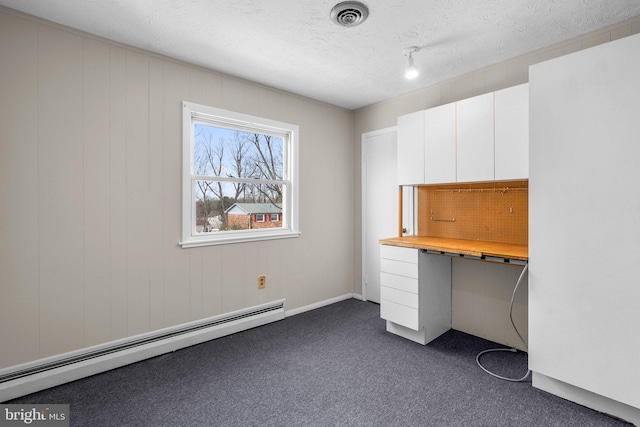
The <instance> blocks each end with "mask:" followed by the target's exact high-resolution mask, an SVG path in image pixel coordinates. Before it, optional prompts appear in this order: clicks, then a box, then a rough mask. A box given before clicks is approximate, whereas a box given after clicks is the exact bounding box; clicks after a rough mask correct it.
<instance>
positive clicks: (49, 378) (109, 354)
mask: <svg viewBox="0 0 640 427" xmlns="http://www.w3.org/2000/svg"><path fill="white" fill-rule="evenodd" d="M284 303H285V300H280V301H275V302H272V303H267V304H261V305H258V306H255V307H251V308H247V309H243V310H237V311H234V312H230V313H226V314H223V315H219V316H214V317H210V318H207V319H203V320H198V321H195V322H189V323H185V324H182V325H179V326H175V327H170V328H165V329H161V330H158V331H153V332H150V333H145V334H140V335H136V336H133V337H128V338H125V339H121V340H117V341H112V342H109V343H106V344H101V345H97V346H93V347H88V348H85V349H81V350H77V351H73V352H69V353H64V354H61V355H57V356H53V357H48V358H45V359H40V360H36V361H34V362H29V363H25V364H22V365H18V366H12V367H9V368H5V369H1V370H0V380H1V382H0V402H5V401H7V400H11V399H15V398H17V397H20V396H24V395H26V394H31V393H35V392H37V391H40V390H44V389H46V388H50V387H54V386H57V385H61V384H64V383H67V382H70V381H75V380H78V379H81V378H85V377H88V376H91V375H95V374H98V373H101V372H105V371H108V370H111V369H115V368H119V367H121V366H125V365H128V364H131V363H135V362H139V361H141V360H144V359H148V358H151V357H155V356H159V355H161V354H164V353H169V352H172V351H176V350H179V349H181V348H185V347H190V346H192V345H195V344H200V343H203V342H206V341H210V340H212V339H215V338H220V337H223V336H225V335H230V334H235V333H237V332H241V331H244V330H247V329H251V328H254V327H257V326H262V325H266V324H267V323H271V322H275V321H278V320H282V319H284V314H285V312H284V305H285V304H284Z"/></svg>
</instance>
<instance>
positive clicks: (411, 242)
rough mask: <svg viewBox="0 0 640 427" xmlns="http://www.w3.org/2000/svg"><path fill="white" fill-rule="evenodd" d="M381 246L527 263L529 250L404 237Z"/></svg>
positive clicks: (388, 241) (437, 238)
mask: <svg viewBox="0 0 640 427" xmlns="http://www.w3.org/2000/svg"><path fill="white" fill-rule="evenodd" d="M380 243H381V244H383V245H391V246H402V247H405V248H415V249H427V250H434V251H440V252H446V253H454V254H462V255H470V256H474V257H497V258H508V259H517V260H522V261H527V260H528V259H529V248H528V247H527V246H525V245H513V244H509V243H496V242H483V241H476V240H462V239H449V238H444V237H425V236H404V237H392V238H389V239H382V240H380Z"/></svg>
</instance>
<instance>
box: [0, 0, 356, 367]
mask: <svg viewBox="0 0 640 427" xmlns="http://www.w3.org/2000/svg"><path fill="white" fill-rule="evenodd" d="M0 100H1V102H0V182H1V184H0V219H1V222H0V343H2V344H1V348H2V351H0V368H3V367H7V366H13V365H16V364H19V363H22V362H27V361H31V360H34V359H39V358H43V357H46V356H51V355H55V354H59V353H62V352H66V351H70V350H75V349H79V348H83V347H87V346H91V345H95V344H99V343H104V342H107V341H111V340H114V339H119V338H123V337H127V336H131V335H135V334H139V333H143V332H147V331H152V330H156V329H159V328H163V327H168V326H172V325H176V324H180V323H184V322H187V321H192V320H197V319H201V318H205V317H209V316H213V315H216V314H220V313H225V312H229V311H232V310H237V309H240V308H245V307H250V306H254V305H257V304H261V303H265V302H268V301H273V300H278V299H281V298H286V300H287V301H286V308H287V309H293V308H300V307H304V306H306V305H310V304H314V303H318V302H322V301H325V300H327V299H330V298H334V297H339V296H343V295H349V294H351V292H352V283H353V271H354V263H353V247H352V245H353V239H352V230H351V227H352V224H353V216H354V214H353V209H354V207H353V205H352V200H353V193H354V191H353V182H352V172H351V165H352V164H353V147H352V144H351V137H352V135H353V113H352V112H351V111H349V110H345V109H342V108H338V107H335V106H331V105H327V104H323V103H320V102H316V101H313V100H309V99H305V98H302V97H299V96H296V95H292V94H288V93H285V92H281V91H277V90H274V89H270V88H267V87H264V86H259V85H256V84H253V83H250V82H246V81H242V80H239V79H236V78H233V77H229V76H225V75H222V74H219V73H216V72H212V71H209V70H205V69H202V68H198V67H195V66H191V65H188V64H184V63H180V62H178V61H174V60H172V59H169V58H165V57H161V56H157V55H153V54H150V53H148V52H144V51H141V50H138V49H134V48H130V47H127V46H123V45H119V44H116V43H113V42H109V41H106V40H102V39H99V38H96V37H93V36H89V35H86V34H83V33H80V32H77V31H74V30H70V29H67V28H64V27H61V26H58V25H54V24H50V23H47V22H43V21H40V20H37V19H35V18H32V17H28V16H26V15H22V14H20V13H18V12H15V11H11V10H9V9H6V8H0ZM183 100H186V101H192V102H197V103H201V104H207V105H211V106H214V107H219V108H224V109H229V110H234V111H239V112H242V113H247V114H253V115H258V116H262V117H266V118H269V119H274V120H280V121H284V122H288V123H294V124H298V125H299V126H300V140H301V142H300V185H301V187H300V224H301V231H302V236H301V237H299V238H296V239H285V240H278V241H270V242H257V243H246V244H233V245H225V246H217V247H206V248H191V249H181V248H180V247H179V246H178V241H179V239H180V230H181V223H180V220H181V144H182V140H181V138H182V134H181V123H182V122H181V120H182V116H181V112H182V110H181V102H182V101H183ZM328 166H331V167H328ZM335 212H340V217H336V215H335ZM356 270H357V268H356ZM261 274H265V275H266V276H267V288H266V290H263V291H258V290H257V276H258V275H261Z"/></svg>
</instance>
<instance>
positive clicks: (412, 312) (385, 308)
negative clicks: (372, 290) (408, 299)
mask: <svg viewBox="0 0 640 427" xmlns="http://www.w3.org/2000/svg"><path fill="white" fill-rule="evenodd" d="M380 317H382V318H383V319H385V320H388V321H390V322H393V323H397V324H398V325H401V326H404V327H407V328H409V329H413V330H414V331H418V330H420V324H419V323H420V322H419V316H418V310H417V309H415V308H410V307H407V306H406V305H402V304H398V303H395V302H392V301H387V300H385V299H382V298H381V299H380Z"/></svg>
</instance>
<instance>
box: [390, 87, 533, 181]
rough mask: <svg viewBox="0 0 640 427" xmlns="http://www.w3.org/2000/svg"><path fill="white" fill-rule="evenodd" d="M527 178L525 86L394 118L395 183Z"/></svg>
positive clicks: (526, 103) (527, 128)
mask: <svg viewBox="0 0 640 427" xmlns="http://www.w3.org/2000/svg"><path fill="white" fill-rule="evenodd" d="M518 179H529V84H527V83H525V84H522V85H518V86H514V87H510V88H507V89H503V90H500V91H497V92H491V93H487V94H484V95H480V96H475V97H473V98H468V99H463V100H462V101H458V102H455V103H450V104H445V105H441V106H439V107H434V108H430V109H428V110H422V111H418V112H415V113H412V114H407V115H405V116H400V117H398V184H399V185H420V184H446V183H453V182H479V181H494V180H495V181H505V180H518Z"/></svg>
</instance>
